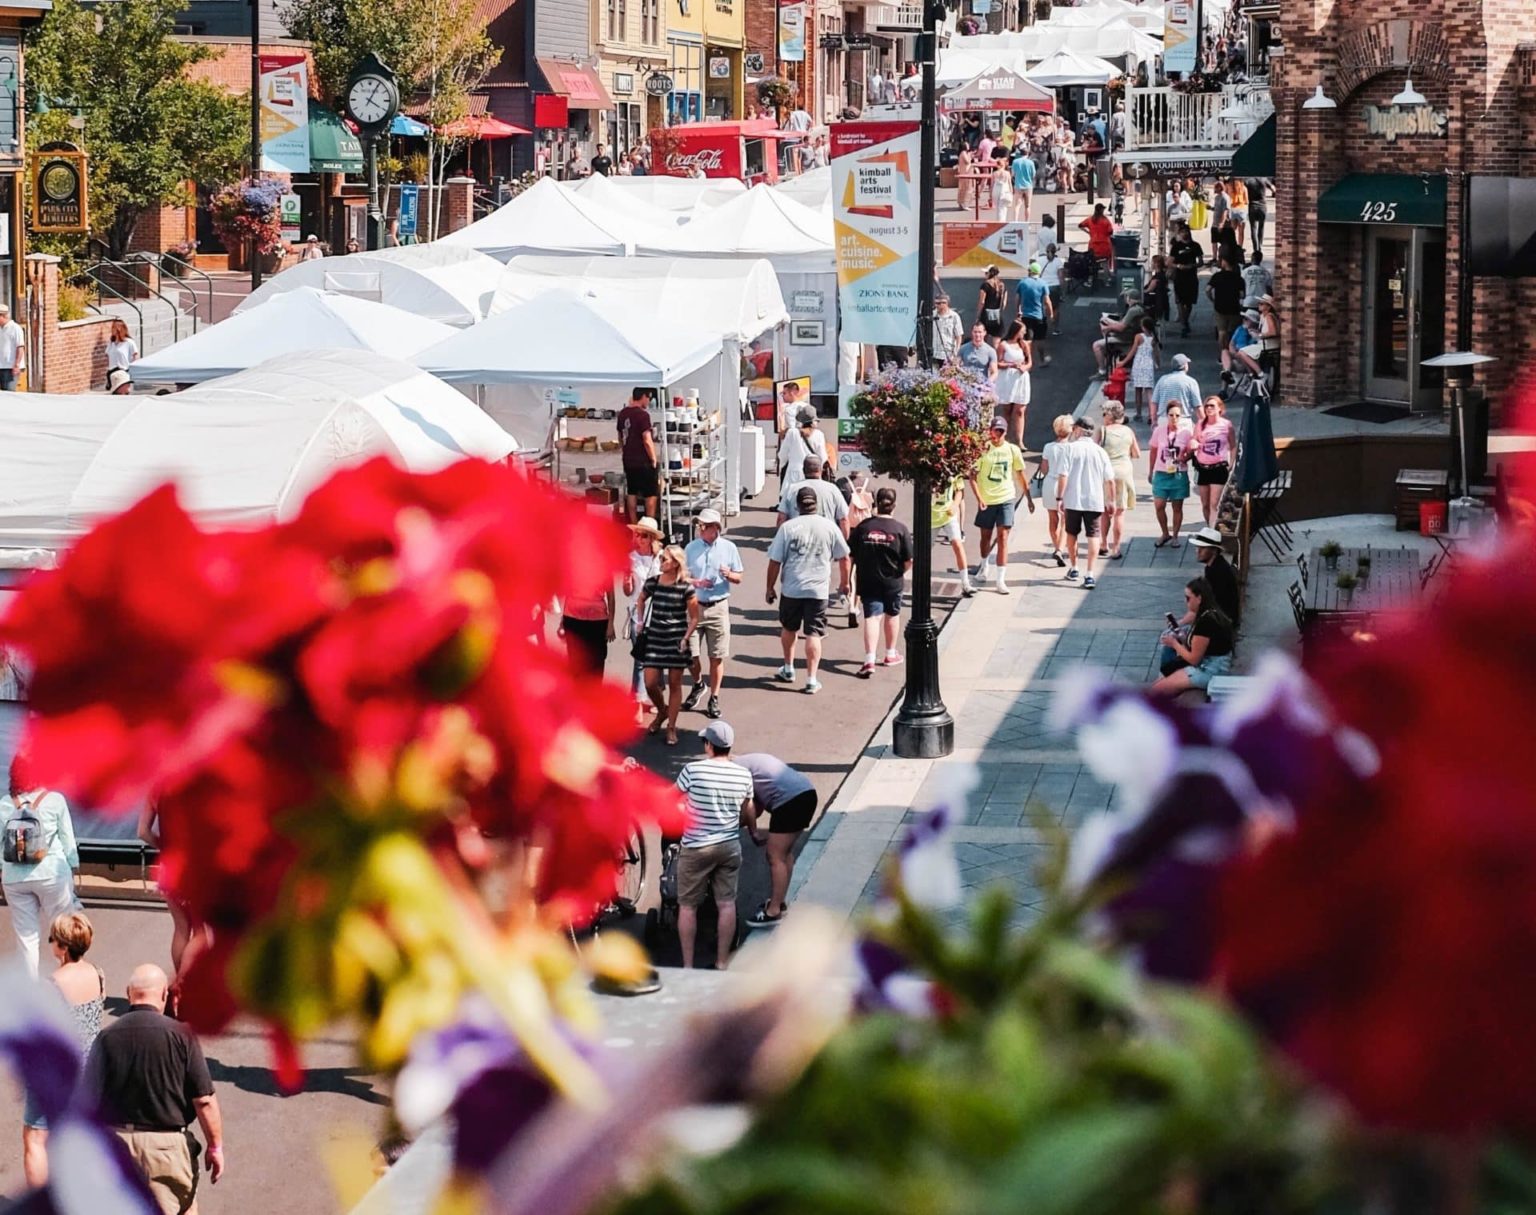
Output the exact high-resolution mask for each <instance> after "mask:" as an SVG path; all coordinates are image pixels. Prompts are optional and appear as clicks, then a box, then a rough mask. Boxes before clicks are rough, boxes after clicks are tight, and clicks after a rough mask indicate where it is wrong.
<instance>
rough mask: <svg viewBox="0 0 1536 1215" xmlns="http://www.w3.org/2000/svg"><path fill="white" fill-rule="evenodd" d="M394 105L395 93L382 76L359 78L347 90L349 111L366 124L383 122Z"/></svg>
mask: <svg viewBox="0 0 1536 1215" xmlns="http://www.w3.org/2000/svg"><path fill="white" fill-rule="evenodd" d="M394 104H395V98H394V91H393V90H392V89H391V88H390V87H389V82H388V81H387V80H385V79H383V77H380V76H359V77H358V78H357V79H356V80H354V81H353V82H352V87H351V88H350V89H348V90H347V110H348V111H349V112H350V113H351V115H352V117H353V118H355V119H357V121H358V122H361V123H364V124H371V123H380V122H383V121H384V120H385V119H386V118H388V117H389V114H390V111H391V110H392V109H394Z"/></svg>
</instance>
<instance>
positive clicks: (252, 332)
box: [128, 287, 454, 384]
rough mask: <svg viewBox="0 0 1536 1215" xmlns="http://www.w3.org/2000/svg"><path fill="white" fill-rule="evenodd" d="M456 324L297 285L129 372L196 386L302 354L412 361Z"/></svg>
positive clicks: (140, 378) (142, 380)
mask: <svg viewBox="0 0 1536 1215" xmlns="http://www.w3.org/2000/svg"><path fill="white" fill-rule="evenodd" d="M453 333H454V330H453V328H452V327H451V326H448V325H444V324H442V323H441V322H439V321H433V320H428V319H426V318H425V317H419V316H412V315H411V314H410V313H409V312H405V311H402V310H401V309H399V308H393V307H391V306H390V305H388V304H376V303H374V302H373V301H372V300H366V299H358V298H356V297H354V296H350V295H337V294H335V293H334V292H327V291H320V290H317V289H316V288H314V287H299V288H297V289H296V290H293V291H285V292H283V293H282V294H281V295H274V296H271V297H270V298H268V299H267V300H265V301H264V302H263V303H261V304H259V305H257V306H256V307H254V308H249V309H246V310H245V311H243V312H238V313H236V314H235V315H234V316H231V317H230V318H229V319H228V320H226V321H223V322H222V323H220V324H218V325H211V326H209V327H208V328H206V329H203V330H201V331H199V332H197V333H194V334H193V335H192V336H191V337H188V338H183V339H182V340H181V341H179V342H177V343H176V344H175V345H173V346H168V347H166V348H165V349H164V350H161V351H158V352H157V353H155V354H152V355H149V356H148V357H147V358H142V359H140V360H138V362H136V363H132V364H130V365H129V367H128V371H129V374H130V375H132V376H133V378H134V380H136V381H138V382H140V383H145V382H148V383H156V382H159V383H166V384H199V383H201V382H202V381H204V380H211V379H214V378H216V377H218V376H225V375H233V374H234V373H235V372H237V371H243V370H245V369H246V368H247V367H254V366H255V365H256V364H257V363H261V362H264V361H266V360H267V359H270V358H274V357H276V356H277V355H281V354H291V353H293V352H295V351H299V350H369V351H372V352H373V353H375V354H384V355H390V356H391V357H394V358H399V359H408V358H410V357H411V356H412V355H413V354H415V353H416V352H417V351H419V350H425V349H426V348H427V347H428V346H435V345H436V344H437V343H438V342H441V341H442V340H443V339H444V338H448V337H451V336H452V335H453Z"/></svg>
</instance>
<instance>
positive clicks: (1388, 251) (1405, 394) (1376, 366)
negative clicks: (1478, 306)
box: [1361, 228, 1445, 409]
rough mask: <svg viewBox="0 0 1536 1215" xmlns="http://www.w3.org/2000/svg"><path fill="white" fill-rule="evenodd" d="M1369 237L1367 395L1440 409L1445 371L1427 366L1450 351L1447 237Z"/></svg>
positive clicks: (1410, 232)
mask: <svg viewBox="0 0 1536 1215" xmlns="http://www.w3.org/2000/svg"><path fill="white" fill-rule="evenodd" d="M1365 239H1366V262H1365V272H1366V281H1365V342H1364V347H1363V349H1364V357H1363V359H1362V368H1361V370H1362V377H1361V378H1362V381H1363V384H1362V389H1363V393H1364V396H1365V398H1366V400H1369V401H1389V402H1393V403H1396V404H1401V405H1407V406H1409V407H1410V408H1415V409H1438V408H1440V393H1441V381H1440V378H1439V375H1438V373H1436V372H1435V371H1434V370H1432V369H1430V368H1425V367H1423V366H1422V363H1423V360H1424V359H1427V358H1433V357H1434V356H1435V355H1437V354H1441V353H1443V352H1444V348H1445V234H1444V233H1443V232H1441V231H1440V230H1438V229H1434V228H1368V229H1366V232H1365Z"/></svg>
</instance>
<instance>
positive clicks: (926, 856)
mask: <svg viewBox="0 0 1536 1215" xmlns="http://www.w3.org/2000/svg"><path fill="white" fill-rule="evenodd" d="M945 771H946V774H947V775H946V778H945V781H944V784H943V787H942V788H941V790H940V793H939V795H938V798H937V800H936V801H935V804H934V805H933V806H932V807H931V808H930V809H929V810H928V811H926V812H925V813H923V814H922V815H920V816H919V817H918V819H917V821H916V822H914V823H913V824H912V825H911V826H910V827H908V828H907V830H906V832H905V834H904V835H903V836H902V838H901V842H900V844H898V845H897V856H898V858H899V862H900V871H899V872H900V881H901V888H902V891H903V892H904V893H905V894H906V896H907V898H908V899H910V900H911V901H912V902H913V903H915V904H916V905H917V906H919V907H928V908H932V909H942V908H946V907H954V906H957V905H958V904H959V902H960V865H959V862H958V861H956V860H955V845H954V833H955V828H956V827H958V826H959V825H960V821H961V819H963V818H964V817H965V799H966V796H967V795H968V794H969V793H970V791H971V790H972V789H974V788H975V787H976V769H975V768H974V767H972V766H971V765H969V764H963V765H956V766H954V767H952V768H949V769H947V770H945Z"/></svg>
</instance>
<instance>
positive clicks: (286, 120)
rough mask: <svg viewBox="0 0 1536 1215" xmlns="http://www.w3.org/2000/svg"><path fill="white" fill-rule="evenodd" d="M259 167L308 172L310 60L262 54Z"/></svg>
mask: <svg viewBox="0 0 1536 1215" xmlns="http://www.w3.org/2000/svg"><path fill="white" fill-rule="evenodd" d="M260 59H261V65H260V66H261V167H262V169H263V170H264V171H265V172H268V173H308V172H309V171H310V164H309V60H308V59H307V58H306V57H305V56H304V55H262V56H260Z"/></svg>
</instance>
